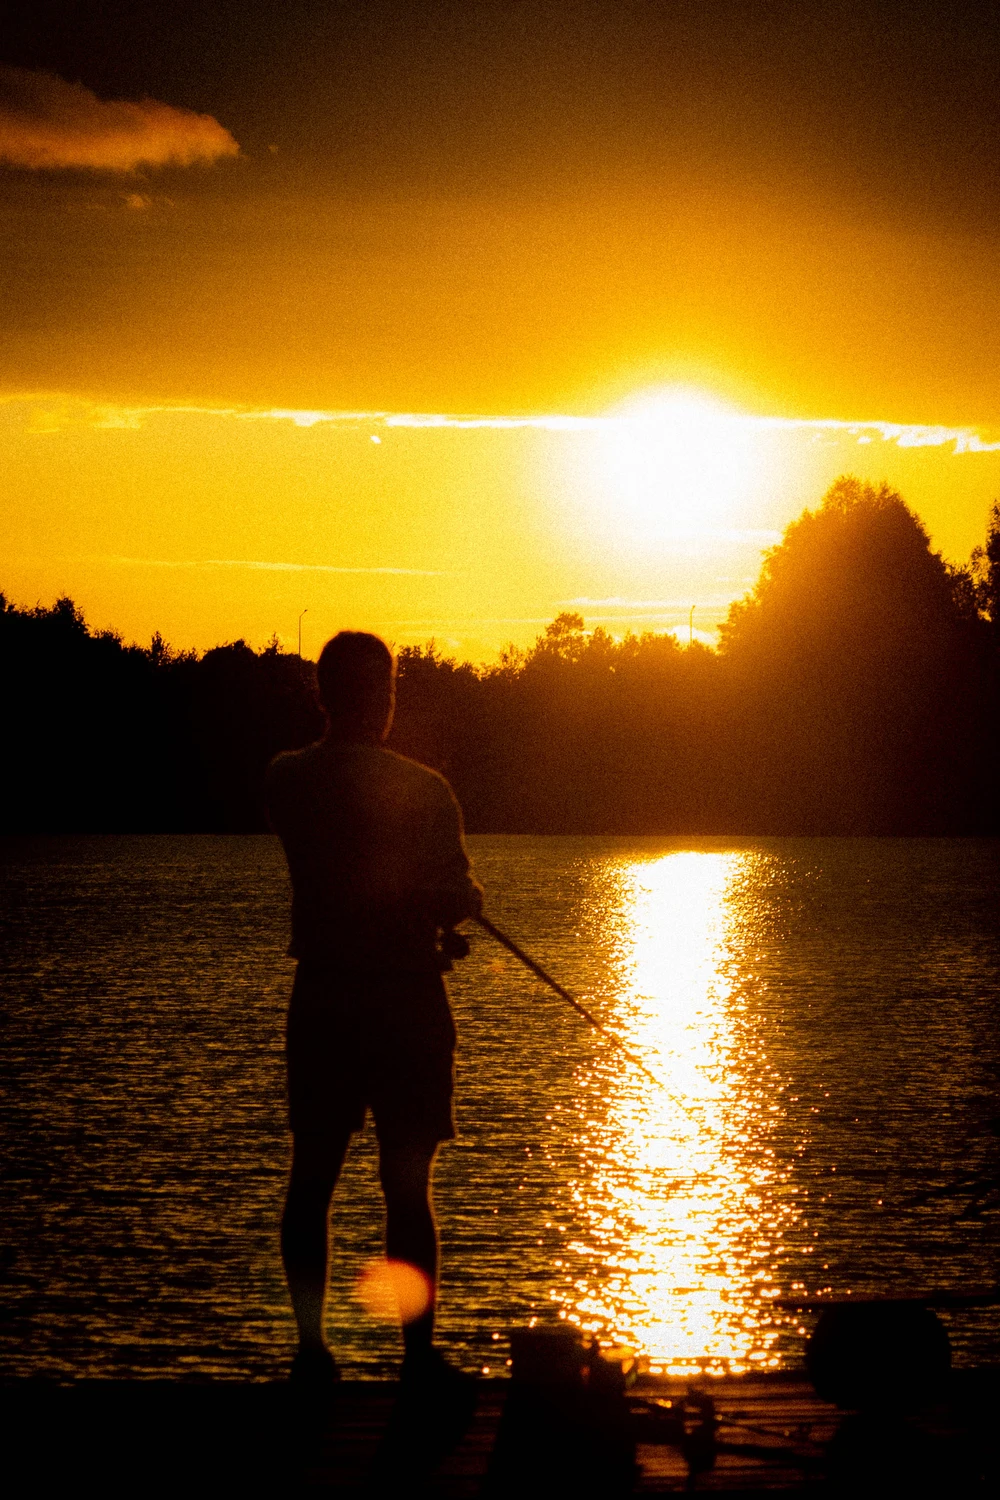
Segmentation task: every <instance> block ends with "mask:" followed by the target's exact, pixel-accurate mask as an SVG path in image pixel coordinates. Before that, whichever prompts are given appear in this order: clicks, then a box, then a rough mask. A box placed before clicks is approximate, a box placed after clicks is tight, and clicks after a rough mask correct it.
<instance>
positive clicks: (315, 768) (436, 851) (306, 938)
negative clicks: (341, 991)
mask: <svg viewBox="0 0 1000 1500" xmlns="http://www.w3.org/2000/svg"><path fill="white" fill-rule="evenodd" d="M266 797H267V809H268V815H269V817H270V821H271V826H272V828H273V829H274V831H275V832H276V833H277V834H278V836H279V838H280V839H281V842H282V844H283V845H284V849H285V855H286V858H287V860H288V869H289V873H290V875H291V879H292V942H291V947H290V948H289V953H290V955H291V956H292V957H293V958H300V959H309V960H315V961H319V962H322V963H330V964H334V965H336V966H338V967H342V968H348V969H355V970H357V969H364V970H375V971H380V972H398V971H401V972H426V971H429V970H432V969H437V968H439V967H440V963H439V959H438V954H437V949H436V940H437V935H438V930H439V929H440V928H441V927H449V926H451V925H453V924H454V923H456V922H460V921H461V920H462V919H463V918H464V917H467V916H470V915H472V914H473V913H474V912H475V911H477V910H478V909H479V901H478V897H479V895H480V890H479V886H478V885H477V884H476V882H475V881H474V880H473V878H472V876H471V874H470V871H469V857H468V854H467V853H466V850H465V843H464V840H463V836H462V814H461V811H460V809H459V806H458V803H457V802H456V800H455V796H454V793H453V792H452V790H451V787H450V786H449V785H448V783H447V782H446V781H445V779H444V777H443V776H439V775H438V774H437V772H436V771H431V770H429V769H428V768H427V767H426V766H421V765H418V764H417V763H416V761H412V760H407V759H406V758H405V757H404V756H402V755H396V754H395V753H394V752H393V751H391V750H385V749H383V748H382V747H381V746H374V745H364V744H354V743H349V742H342V741H337V740H330V739H324V740H320V741H318V742H317V743H316V744H314V745H308V746H306V748H305V749H304V750H294V751H289V752H287V753H286V754H284V755H279V756H278V757H277V758H276V759H275V760H273V761H272V762H271V766H270V768H269V770H268V779H267V791H266Z"/></svg>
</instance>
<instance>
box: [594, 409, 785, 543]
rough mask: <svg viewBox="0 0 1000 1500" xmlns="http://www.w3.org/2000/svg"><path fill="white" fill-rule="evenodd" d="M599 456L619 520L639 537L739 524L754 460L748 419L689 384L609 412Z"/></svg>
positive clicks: (654, 538) (669, 536)
mask: <svg viewBox="0 0 1000 1500" xmlns="http://www.w3.org/2000/svg"><path fill="white" fill-rule="evenodd" d="M598 462H599V465H600V468H601V471H602V472H601V478H602V485H601V488H602V490H603V491H604V494H605V495H606V497H607V504H608V505H609V507H611V510H612V512H613V517H614V520H615V523H616V525H617V526H619V527H621V528H622V529H623V531H624V533H625V534H626V535H627V536H628V538H629V539H630V540H631V541H633V542H636V541H638V542H640V543H655V542H658V541H659V542H669V541H671V540H675V539H676V540H683V539H694V538H698V537H703V536H706V535H711V534H715V533H717V532H718V531H719V530H720V529H726V528H732V527H734V526H738V525H739V524H740V521H741V520H743V512H744V511H745V509H746V504H747V502H748V500H749V498H750V495H751V492H752V491H753V489H754V486H755V481H756V478H757V470H758V467H759V461H758V455H757V454H756V453H755V443H754V434H753V424H752V423H751V422H750V421H749V420H748V419H747V418H746V417H745V416H744V415H743V414H742V413H740V412H739V411H737V410H736V409H735V408H733V407H730V406H727V405H726V404H725V403H724V402H722V401H719V400H716V399H715V398H714V397H712V396H709V395H706V394H703V393H702V392H700V391H694V390H689V389H686V388H670V389H667V390H661V391H657V392H651V393H648V394H646V395H643V396H641V397H638V398H636V399H634V400H632V401H630V402H629V403H628V404H627V405H625V406H623V407H619V408H618V409H617V410H616V411H615V412H612V413H611V414H610V415H609V416H608V417H607V418H605V419H604V421H603V422H602V424H601V428H600V438H599V442H598ZM609 519H610V518H609ZM744 524H745V522H744Z"/></svg>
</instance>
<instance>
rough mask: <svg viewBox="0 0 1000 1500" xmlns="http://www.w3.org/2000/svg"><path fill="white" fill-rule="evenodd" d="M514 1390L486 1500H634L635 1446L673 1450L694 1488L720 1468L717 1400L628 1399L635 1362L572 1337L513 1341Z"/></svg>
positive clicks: (564, 1331) (528, 1334) (530, 1336)
mask: <svg viewBox="0 0 1000 1500" xmlns="http://www.w3.org/2000/svg"><path fill="white" fill-rule="evenodd" d="M510 1348H511V1363H512V1368H511V1382H510V1389H509V1392H508V1395H507V1400H506V1403H505V1405H504V1411H503V1416H502V1419H501V1422H500V1427H499V1429H498V1432H497V1439H496V1445H495V1447H494V1450H493V1456H492V1459H491V1462H490V1467H489V1472H488V1475H487V1483H486V1487H485V1491H484V1493H485V1494H486V1495H491V1496H501V1495H514V1494H517V1495H542V1494H544V1495H546V1496H549V1495H552V1494H555V1493H560V1492H563V1491H565V1492H573V1493H576V1494H584V1495H602V1496H614V1495H629V1494H631V1493H632V1491H633V1488H634V1485H635V1482H636V1479H637V1476H638V1467H637V1464H636V1445H637V1444H639V1443H642V1444H645V1445H647V1446H652V1445H662V1446H668V1447H671V1448H674V1449H676V1450H677V1451H678V1452H679V1453H680V1454H681V1455H682V1456H683V1459H684V1462H685V1464H686V1466H687V1475H688V1481H689V1483H693V1481H694V1479H695V1478H696V1476H697V1475H699V1474H704V1473H706V1472H707V1471H708V1470H709V1469H711V1468H712V1467H713V1466H714V1464H715V1456H716V1429H717V1426H718V1422H717V1419H716V1413H715V1405H714V1403H713V1401H712V1398H711V1396H709V1395H707V1394H706V1393H704V1392H693V1391H689V1392H688V1393H687V1394H685V1395H673V1396H670V1397H667V1396H663V1397H657V1398H653V1399H650V1398H642V1397H638V1396H634V1395H630V1394H629V1390H630V1387H631V1385H632V1383H633V1380H634V1378H635V1366H634V1361H633V1360H632V1359H631V1357H624V1356H623V1355H622V1354H621V1351H618V1353H617V1354H616V1352H615V1351H612V1350H608V1351H606V1352H604V1353H602V1351H601V1349H600V1347H599V1345H598V1343H597V1341H596V1339H595V1340H593V1341H592V1342H591V1343H590V1344H589V1346H588V1345H585V1344H584V1342H583V1339H582V1337H581V1335H580V1334H579V1333H578V1332H577V1331H576V1330H575V1329H571V1328H547V1329H518V1330H515V1331H514V1332H513V1333H512V1334H511V1340H510Z"/></svg>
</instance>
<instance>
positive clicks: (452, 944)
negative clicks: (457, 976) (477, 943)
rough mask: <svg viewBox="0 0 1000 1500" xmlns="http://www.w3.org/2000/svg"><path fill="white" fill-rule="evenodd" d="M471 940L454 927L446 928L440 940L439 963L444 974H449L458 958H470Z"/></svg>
mask: <svg viewBox="0 0 1000 1500" xmlns="http://www.w3.org/2000/svg"><path fill="white" fill-rule="evenodd" d="M469 951H470V949H469V939H468V938H467V937H466V936H465V934H464V933H463V932H458V931H456V929H455V928H454V927H445V928H444V929H443V930H442V932H441V936H440V937H439V938H438V962H439V964H440V966H441V972H442V974H447V973H448V971H449V969H451V968H452V967H453V965H454V961H455V959H456V958H468V956H469Z"/></svg>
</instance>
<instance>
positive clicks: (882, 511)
mask: <svg viewBox="0 0 1000 1500" xmlns="http://www.w3.org/2000/svg"><path fill="white" fill-rule="evenodd" d="M0 669H2V672H3V696H4V700H5V703H6V709H7V713H6V716H5V719H6V722H5V728H4V730H3V733H2V743H0V757H2V763H3V770H4V773H5V775H4V785H5V786H6V788H7V798H6V805H5V809H4V813H3V819H2V823H3V826H4V828H5V829H6V830H7V831H8V832H30V833H35V832H70V831H80V832H186V831H204V832H252V831H256V830H262V829H263V828H264V827H265V826H266V825H265V822H264V817H263V812H262V807H261V785H262V781H263V775H264V771H265V768H266V766H267V763H268V761H269V760H270V759H271V757H272V756H273V755H275V754H276V753H277V752H278V751H279V750H282V749H286V748H293V747H296V746H299V745H303V744H306V743H308V742H309V741H310V740H312V739H314V738H316V737H317V736H318V735H319V734H320V733H321V732H322V726H323V721H322V716H321V714H320V711H319V709H318V706H317V702H316V697H315V687H314V671H313V666H312V663H310V662H307V661H303V660H302V659H300V658H299V657H298V656H296V655H293V654H289V653H285V652H283V651H282V650H281V649H280V648H279V646H278V645H277V643H276V642H272V643H271V644H270V645H269V646H266V647H265V648H264V649H263V650H254V649H253V648H251V647H250V646H249V645H247V644H246V642H245V641H242V640H239V641H234V642H231V643H229V644H226V645H222V646H218V647H216V648H214V649H213V650H210V651H206V652H204V653H203V654H197V653H194V652H177V651H173V650H171V649H170V647H169V646H168V645H167V644H166V643H165V642H164V641H163V640H162V639H161V638H160V637H159V636H156V637H154V639H153V641H152V643H151V645H150V646H149V647H145V648H143V647H139V646H134V645H128V644H126V643H125V642H123V641H122V639H121V638H120V637H119V636H118V635H117V634H115V633H113V632H109V631H98V632H93V631H91V630H90V629H89V628H88V626H87V624H86V622H85V620H84V619H83V617H82V615H81V613H80V611H79V610H78V609H77V608H76V606H75V605H74V604H73V602H72V601H71V600H70V599H66V598H63V599H60V600H58V601H57V602H56V603H55V604H54V605H53V606H52V607H51V608H49V609H46V608H42V607H37V608H34V609H18V608H15V607H14V606H13V605H11V604H10V603H8V602H7V601H6V600H5V599H3V596H2V595H0ZM390 745H391V746H392V747H393V748H395V749H397V750H399V751H400V752H401V753H403V754H406V755H411V756H413V757H414V758H415V759H417V760H421V761H424V762H425V763H427V764H428V765H432V766H435V767H437V768H439V769H441V770H442V771H443V772H444V773H445V774H446V775H447V776H448V778H449V779H450V780H451V782H452V784H453V785H454V787H455V789H456V792H457V793H458V796H459V798H460V800H461V802H462V804H463V807H464V808H465V813H466V821H467V824H468V827H469V828H470V830H472V831H478V832H511V833H680V834H711V833H721V834H737V833H747V834H750V833H754V834H843V835H860V834H973V833H988V834H995V833H998V832H1000V795H998V776H997V766H998V752H1000V506H998V505H994V507H993V509H992V513H991V517H990V521H989V527H988V533H987V537H986V541H985V543H984V545H983V546H982V547H980V548H977V549H976V550H975V552H974V553H973V556H972V558H971V560H970V563H969V565H968V566H967V567H964V568H957V567H954V566H951V565H949V564H948V563H946V562H945V561H944V560H943V559H942V558H941V557H940V556H939V555H938V554H936V553H935V552H933V551H932V549H931V546H930V542H929V539H928V536H927V533H926V531H925V530H924V528H923V526H922V525H921V523H920V521H919V520H918V518H917V517H916V516H915V515H914V514H913V513H912V511H910V510H909V509H908V507H907V506H906V504H905V503H904V501H903V500H902V498H901V497H900V496H899V495H898V494H897V493H896V492H894V491H893V490H891V489H889V488H888V487H887V486H885V485H882V486H880V487H874V486H871V485H867V484H861V483H860V482H858V481H857V480H854V479H850V478H845V479H841V480H838V482H837V483H836V484H835V485H834V486H833V487H832V489H831V490H830V491H829V492H828V493H827V495H826V496H825V497H824V499H823V501H822V503H821V504H820V505H819V506H818V507H817V508H816V509H815V510H807V511H805V512H804V513H803V514H802V516H801V517H800V518H799V519H798V520H797V521H795V522H793V523H792V525H791V526H789V527H788V529H787V531H786V532H785V534H784V537H783V539H782V541H781V542H780V543H779V544H778V545H777V546H776V547H774V548H772V549H771V550H770V551H769V552H768V553H767V554H766V555H765V558H764V561H763V565H762V569H761V573H760V577H759V579H758V582H757V584H756V586H755V588H754V589H753V590H752V591H751V592H750V593H749V594H748V595H747V596H746V597H745V598H743V599H741V600H739V601H737V602H736V603H735V604H733V605H732V606H731V608H730V610H729V614H728V617H727V619H726V621H725V622H724V624H723V626H722V628H721V632H720V642H719V647H718V649H717V650H711V649H708V648H706V647H704V646H702V645H700V644H697V643H695V644H693V645H690V646H687V647H684V646H681V645H680V644H679V643H678V641H677V640H676V639H675V638H674V637H673V636H671V635H660V634H655V633H646V634H642V635H635V634H629V635H626V636H625V637H624V639H621V640H616V639H614V638H613V637H612V636H610V635H609V634H608V633H607V632H606V631H604V630H603V629H601V628H597V629H595V630H588V629H587V628H586V623H585V621H584V619H583V618H582V617H581V616H580V615H577V614H568V613H567V614H561V615H559V616H558V618H557V619H555V620H554V621H553V622H552V623H551V624H550V625H549V626H548V628H547V629H546V630H545V631H544V633H543V634H542V635H541V636H539V638H538V639H537V640H536V642H535V644H534V645H533V646H532V647H530V648H529V649H526V650H523V649H519V648H516V647H510V648H508V649H507V650H506V651H505V652H503V653H502V654H501V657H500V659H499V661H498V662H497V663H495V664H491V665H488V666H476V665H473V664H471V663H468V662H458V661H455V660H453V659H451V658H449V657H448V656H446V655H444V654H443V653H442V652H440V651H439V650H438V649H437V648H436V647H435V645H434V644H433V643H430V644H428V645H426V646H417V647H404V648H403V649H402V650H401V651H400V653H399V683H398V706H397V715H396V722H395V725H394V728H393V732H392V736H391V740H390Z"/></svg>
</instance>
